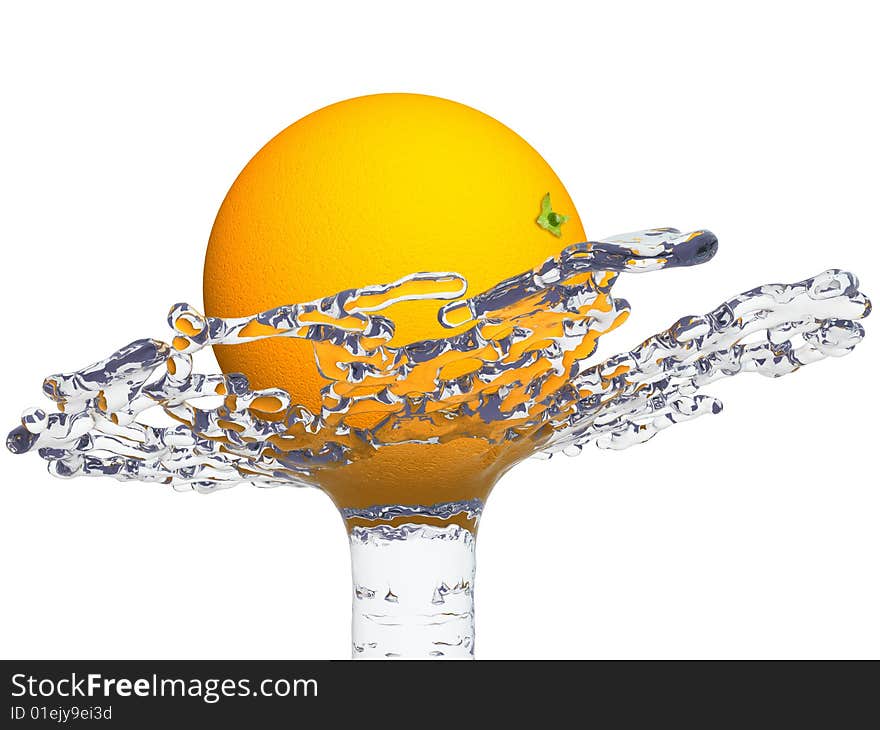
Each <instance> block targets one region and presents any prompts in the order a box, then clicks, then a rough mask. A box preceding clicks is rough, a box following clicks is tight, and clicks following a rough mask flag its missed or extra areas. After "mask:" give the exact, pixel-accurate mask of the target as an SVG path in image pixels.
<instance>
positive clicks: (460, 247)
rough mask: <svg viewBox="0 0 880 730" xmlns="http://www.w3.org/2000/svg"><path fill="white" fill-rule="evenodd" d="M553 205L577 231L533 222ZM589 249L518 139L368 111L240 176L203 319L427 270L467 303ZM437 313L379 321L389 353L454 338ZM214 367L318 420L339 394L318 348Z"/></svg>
mask: <svg viewBox="0 0 880 730" xmlns="http://www.w3.org/2000/svg"><path fill="white" fill-rule="evenodd" d="M548 193H549V196H550V197H549V200H550V203H551V205H552V210H553V212H554V213H556V214H558V215H560V216H567V220H565V221H564V222H563V223H561V224H560V225H559V226H558V228H556V230H549V228H548V227H547V226H544V227H542V226H541V225H539V224H538V222H537V220H536V219H538V217H539V216H540V215H541V214H542V201H543V200H544V198H545V196H546V195H547V194H548ZM544 213H545V216H544V219H543V220H545V221H546V209H545V211H544ZM553 220H554V221H556V222H558V221H559V220H560V219H559V218H556V219H553ZM557 233H558V234H560V235H557ZM584 240H586V236H585V234H584V230H583V227H582V225H581V221H580V218H579V217H578V214H577V211H576V210H575V207H574V204H573V203H572V201H571V198H570V197H569V195H568V193H567V192H566V190H565V188H564V187H563V185H562V183H561V182H560V180H559V178H557V176H556V175H555V173H554V172H553V170H552V169H551V168H550V166H549V165H548V164H547V163H546V162H545V161H544V159H543V158H542V157H541V156H540V155H539V154H538V153H537V152H536V151H535V150H534V149H533V148H532V147H531V146H529V144H528V143H527V142H525V140H523V139H522V138H521V137H519V136H518V135H517V134H516V133H515V132H513V131H512V130H510V129H509V128H508V127H506V126H504V125H503V124H501V123H500V122H498V121H496V120H495V119H493V118H492V117H489V116H487V115H485V114H483V113H481V112H479V111H476V110H475V109H472V108H470V107H467V106H464V105H462V104H458V103H456V102H453V101H448V100H446V99H440V98H437V97H432V96H422V95H418V94H378V95H374V96H363V97H358V98H355V99H349V100H347V101H343V102H339V103H337V104H333V105H331V106H328V107H325V108H323V109H319V110H318V111H316V112H313V113H312V114H309V115H308V116H306V117H304V118H302V119H300V120H299V121H298V122H296V123H294V124H292V125H291V126H289V127H288V128H287V129H285V130H284V131H282V132H281V133H280V134H278V135H277V136H276V137H275V138H273V139H272V140H270V141H269V142H268V143H267V144H266V146H265V147H263V148H262V149H261V150H260V151H259V152H258V153H257V154H256V155H255V156H254V158H253V159H252V160H251V161H250V162H249V163H248V164H247V166H246V167H245V168H244V170H242V172H241V174H240V175H239V176H238V178H237V179H236V180H235V182H234V184H233V185H232V188H231V189H230V190H229V192H228V193H227V195H226V198H225V200H224V201H223V204H222V206H221V208H220V211H219V213H218V214H217V219H216V221H215V222H214V227H213V229H212V231H211V238H210V241H209V244H208V251H207V255H206V257H205V270H204V299H205V311H206V313H207V314H208V315H209V316H219V317H233V316H244V315H251V314H256V313H257V312H260V311H264V310H266V309H271V308H273V307H276V306H279V305H283V304H294V303H298V302H306V301H310V300H313V299H317V298H320V297H325V296H329V295H332V294H334V293H336V292H338V291H341V290H344V289H350V288H355V287H361V286H365V285H370V284H381V283H386V282H391V281H394V280H396V279H399V278H401V277H403V276H405V275H407V274H411V273H414V272H423V271H454V272H458V273H460V274H462V275H464V276H465V277H466V278H467V280H468V285H469V286H468V291H467V294H466V296H472V295H474V294H478V293H480V292H481V291H484V290H485V289H488V288H490V287H492V286H493V285H495V284H497V283H499V282H501V281H503V280H504V279H505V278H507V277H510V276H513V275H516V274H519V273H521V272H523V271H526V270H529V269H531V268H533V267H534V266H536V265H538V264H540V263H541V262H542V261H543V260H544V259H546V258H548V257H550V256H553V255H556V254H558V253H559V251H560V250H561V249H562V248H563V247H564V246H566V245H568V244H571V243H575V242H578V241H584ZM439 304H441V303H438V302H436V301H416V302H402V303H399V304H395V305H393V306H392V307H390V308H389V309H387V310H385V311H384V312H382V314H383V316H386V317H389V318H390V319H392V320H393V321H394V323H395V325H396V330H395V337H394V340H392V342H391V344H392V345H403V344H406V343H408V342H412V341H416V340H420V339H426V338H436V337H443V336H447V335H449V334H453V333H455V332H456V330H450V329H446V328H444V327H442V326H441V325H440V324H439V323H438V321H437V309H438V305H439ZM215 352H216V355H217V359H218V361H219V363H220V366H221V368H222V369H223V370H224V371H225V372H233V371H234V372H243V373H244V374H245V375H247V376H248V378H249V379H250V382H251V387H252V388H255V389H256V388H269V387H281V388H284V389H285V390H287V391H288V392H289V393H290V394H291V396H292V398H293V401H294V402H295V403H300V404H302V405H305V406H307V407H309V408H310V409H312V410H317V409H318V408H319V407H320V402H321V399H320V389H321V388H322V387H323V386H324V385H326V384H327V383H328V382H329V381H327V380H325V379H324V378H323V377H322V376H321V375H320V373H319V372H318V369H317V368H316V365H315V355H314V349H313V346H312V344H311V343H309V342H308V341H304V340H295V339H291V338H274V339H269V340H262V341H258V342H252V343H247V344H244V345H234V346H232V345H225V346H217V347H215Z"/></svg>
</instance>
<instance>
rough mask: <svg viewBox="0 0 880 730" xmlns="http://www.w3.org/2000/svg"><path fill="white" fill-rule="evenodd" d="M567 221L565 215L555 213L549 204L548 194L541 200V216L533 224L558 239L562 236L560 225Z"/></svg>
mask: <svg viewBox="0 0 880 730" xmlns="http://www.w3.org/2000/svg"><path fill="white" fill-rule="evenodd" d="M567 220H568V216H567V215H562V214H561V213H556V212H555V211H554V210H553V206H552V205H551V204H550V193H547V194H546V195H545V196H544V197H543V198H542V199H541V215H539V216H538V217H537V218H536V219H535V223H537V224H538V225H539V226H541V228H543V229H544V230H545V231H550V233H552V234H553V235H554V236H556V237H557V238H559V237H560V236H561V235H562V224H563V223H565V221H567Z"/></svg>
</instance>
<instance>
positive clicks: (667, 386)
mask: <svg viewBox="0 0 880 730" xmlns="http://www.w3.org/2000/svg"><path fill="white" fill-rule="evenodd" d="M716 248H717V241H716V239H715V237H714V236H713V235H712V234H711V233H709V232H708V231H698V232H695V233H689V234H681V233H679V232H678V231H676V230H674V229H653V230H648V231H641V232H637V233H631V234H624V235H621V236H615V237H613V238H609V239H607V240H604V241H599V242H589V243H580V244H576V245H573V246H569V247H568V248H566V249H564V250H563V251H562V252H561V253H560V254H559V256H557V257H555V258H551V259H548V260H547V261H545V262H543V263H542V264H540V265H539V266H538V267H537V268H535V269H534V270H531V271H527V272H523V273H522V274H521V275H519V276H516V277H512V278H510V279H508V280H506V281H503V282H500V283H499V284H498V285H497V286H495V287H493V288H492V289H490V290H489V291H486V292H483V293H480V294H477V295H476V296H473V297H471V298H469V299H464V300H462V299H460V297H461V296H462V294H463V293H464V292H465V290H466V281H465V280H464V278H463V277H462V276H460V275H459V274H456V273H450V272H440V273H437V272H434V273H415V274H413V275H411V276H409V277H406V278H404V279H402V280H400V281H397V282H394V283H391V284H385V285H379V286H371V287H365V288H362V289H352V290H347V291H343V292H340V293H337V294H335V295H332V296H328V297H326V298H324V299H320V300H317V301H313V302H306V303H300V304H294V305H285V306H280V307H278V308H276V309H272V310H269V311H267V312H261V313H256V314H254V315H253V316H250V317H242V318H230V319H221V318H208V317H205V316H204V315H202V314H200V313H199V312H198V311H196V310H195V309H194V308H193V307H191V306H189V305H187V304H178V305H175V306H174V307H173V308H172V309H171V312H170V314H169V316H168V321H169V324H170V325H171V327H172V330H173V334H172V337H171V338H170V339H171V342H170V343H165V342H161V341H158V340H152V339H143V340H135V341H134V342H131V343H130V344H128V345H126V346H124V347H122V348H121V349H119V350H117V351H116V352H114V353H113V354H111V355H110V356H109V357H107V358H105V359H103V360H100V361H98V362H96V363H95V364H93V365H90V366H88V367H86V368H83V369H81V370H77V371H74V372H67V373H59V374H56V375H51V376H49V377H48V378H46V380H45V382H44V386H43V390H44V394H45V395H46V396H47V397H48V398H49V400H51V401H52V402H53V405H54V408H52V409H47V410H43V409H40V408H31V409H29V410H27V411H25V413H24V415H23V417H22V421H21V425H19V426H18V427H16V428H15V429H13V430H12V432H11V433H10V434H9V436H8V438H7V446H8V448H9V449H10V450H11V451H13V452H15V453H25V452H32V451H33V452H37V453H38V454H39V455H40V456H41V457H42V458H43V459H45V460H46V461H47V462H48V466H49V471H50V472H51V473H52V474H54V475H55V476H59V477H75V476H103V475H110V476H113V477H115V478H117V479H120V480H141V481H151V482H162V483H167V484H171V485H174V486H175V487H176V488H184V489H186V488H192V489H196V490H198V491H201V492H211V491H214V490H216V489H219V488H223V487H229V486H232V485H235V484H237V483H241V482H249V483H252V484H256V485H259V486H276V485H284V484H289V485H316V484H320V475H321V473H322V472H323V471H324V470H330V469H337V468H340V467H341V466H344V465H346V464H350V463H352V462H353V461H356V460H358V459H366V458H370V455H371V454H374V453H375V452H376V450H377V449H382V448H385V447H388V446H393V445H394V444H400V443H426V444H436V443H441V442H445V441H449V440H452V439H455V438H462V437H466V438H478V439H484V440H485V441H487V442H491V443H495V444H508V443H509V444H518V445H522V444H523V443H526V444H527V445H528V452H529V453H532V454H534V455H547V454H552V453H554V452H558V451H564V452H565V453H567V454H574V453H577V452H579V451H580V449H581V448H582V447H583V446H585V445H586V444H589V443H595V444H596V445H597V446H598V447H600V448H612V449H622V448H626V447H629V446H631V445H633V444H637V443H642V442H644V441H647V440H648V439H650V438H652V437H653V436H654V435H655V434H657V433H658V432H659V431H661V430H663V429H665V428H667V427H668V426H671V425H673V424H676V423H680V422H682V421H686V420H690V419H692V418H695V417H697V416H700V415H703V414H705V413H717V412H719V411H720V410H721V404H720V403H719V401H717V400H716V399H715V398H713V397H712V396H711V395H709V394H706V393H705V392H704V390H703V389H704V388H705V386H706V385H707V384H709V383H710V382H712V381H713V380H715V379H716V378H720V377H726V376H730V375H736V374H738V373H742V372H757V373H760V374H762V375H767V376H770V377H779V376H781V375H786V374H788V373H791V372H793V371H795V370H797V369H798V368H800V367H802V366H804V365H808V364H810V363H812V362H815V361H817V360H820V359H822V358H824V357H828V356H832V357H837V356H841V355H845V354H847V353H848V352H850V351H851V350H852V349H853V348H854V347H855V346H856V345H857V344H858V343H859V341H860V340H861V339H862V337H863V334H864V330H863V328H862V326H861V325H860V324H859V322H858V320H860V319H862V318H863V317H865V316H867V315H868V314H869V313H870V309H871V305H870V302H869V300H868V299H867V297H865V296H864V295H863V294H862V293H860V292H859V291H858V281H857V279H856V278H855V276H853V275H852V274H849V273H847V272H843V271H838V270H830V271H826V272H823V273H821V274H819V275H818V276H815V277H812V278H809V279H805V280H804V281H800V282H797V283H794V284H768V285H764V286H760V287H757V288H754V289H750V290H748V291H746V292H744V293H742V294H740V295H738V296H736V297H733V298H732V299H729V300H727V301H725V302H722V303H720V304H719V306H718V307H716V308H715V309H713V310H712V311H711V312H708V313H706V314H704V315H699V316H687V317H682V318H681V319H679V320H677V321H676V322H674V323H673V324H672V326H671V327H669V329H667V330H665V331H663V332H661V333H659V334H656V335H654V336H653V337H650V338H648V339H647V340H645V341H644V342H643V343H642V344H640V345H638V346H636V347H635V348H634V349H632V350H630V351H629V352H624V353H620V354H617V355H614V356H612V357H609V358H607V359H604V360H602V361H600V362H597V363H595V364H590V363H589V362H588V359H589V358H590V357H591V356H592V355H593V354H594V352H595V350H596V347H597V342H598V338H599V337H600V336H601V335H602V334H603V333H605V332H607V331H609V330H611V329H613V328H614V327H616V326H619V325H620V324H621V323H622V322H623V321H624V320H625V318H626V316H627V313H628V311H629V305H628V303H627V302H626V301H625V300H623V299H619V298H614V297H613V296H612V295H611V290H612V287H613V285H614V284H615V282H616V280H617V278H618V275H619V274H620V273H638V272H645V271H655V270H659V269H664V268H670V267H676V266H691V265H695V264H700V263H703V262H705V261H707V260H709V259H710V258H711V257H712V256H713V255H714V253H715V250H716ZM414 299H434V300H437V301H438V309H439V311H438V318H439V321H440V322H441V324H443V325H444V326H446V327H449V328H457V330H456V333H453V334H451V335H450V336H449V337H446V338H441V339H437V340H429V341H423V342H416V343H412V344H409V345H406V346H404V347H391V346H390V345H389V344H388V343H389V342H390V340H391V338H392V337H393V333H394V323H393V322H392V321H391V320H390V319H388V318H386V317H383V316H382V315H381V314H380V312H381V311H382V310H384V309H386V308H388V307H389V306H391V305H392V304H394V303H397V302H400V301H406V300H414ZM444 300H445V301H447V302H448V303H446V304H444V305H442V306H440V303H441V302H443V301H444ZM449 300H456V301H449ZM756 333H757V334H758V335H761V337H760V341H758V342H753V341H754V339H755V337H754V335H756ZM267 337H295V338H305V339H308V340H311V341H312V342H313V343H314V347H315V355H316V362H317V364H318V366H319V367H320V369H321V372H322V374H324V375H325V377H327V378H328V384H327V386H326V387H325V388H324V389H323V392H322V401H323V402H322V408H321V410H320V412H312V411H310V410H309V409H307V408H305V407H303V406H302V405H299V404H296V403H292V402H291V399H290V397H289V396H288V394H287V393H286V392H285V391H283V390H280V389H267V390H251V389H250V387H249V384H248V381H247V378H246V377H245V376H244V375H241V374H200V373H197V372H195V371H194V369H193V359H192V356H193V354H194V353H196V352H197V351H199V350H200V349H202V348H204V347H208V346H211V345H215V344H223V345H235V344H237V343H242V342H249V341H253V340H255V339H263V338H267ZM746 338H748V342H750V343H752V344H744V341H745V340H746ZM217 396H220V397H221V398H222V402H221V403H219V404H215V405H211V406H205V405H203V404H202V403H201V402H200V399H204V398H206V397H214V398H215V400H220V399H221V398H217ZM156 408H158V409H162V410H163V411H164V412H165V413H166V414H167V415H168V416H170V417H171V418H172V419H174V422H175V425H171V426H164V427H160V426H153V425H148V423H147V422H146V421H145V418H144V416H145V415H146V412H147V411H149V410H150V409H156ZM354 416H357V418H354ZM480 508H481V504H480V503H479V500H475V501H474V502H473V503H462V504H458V503H453V504H449V503H444V504H438V505H377V506H376V507H375V508H371V509H373V510H374V512H373V513H369V510H368V511H367V512H363V511H361V512H360V513H358V514H360V516H362V517H366V518H367V519H387V518H388V514H389V513H386V514H384V516H383V513H382V510H386V512H387V511H388V510H391V511H392V512H393V511H394V510H397V513H396V516H402V515H406V514H410V515H413V514H421V515H426V514H427V515H437V516H449V515H451V514H456V513H461V512H469V513H470V514H473V515H478V514H479V510H480ZM356 512H357V511H354V512H353V513H352V514H355V513H356ZM371 515H372V516H371Z"/></svg>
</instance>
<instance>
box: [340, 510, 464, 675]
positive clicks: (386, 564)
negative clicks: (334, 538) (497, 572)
mask: <svg viewBox="0 0 880 730" xmlns="http://www.w3.org/2000/svg"><path fill="white" fill-rule="evenodd" d="M349 540H350V545H351V574H352V625H351V634H352V656H353V657H355V658H362V657H363V658H383V659H384V658H393V657H405V658H408V659H417V658H458V659H470V658H473V653H474V573H475V568H476V563H475V552H474V548H475V542H476V538H475V535H474V533H473V532H471V531H470V530H469V529H467V528H465V527H462V526H461V525H458V524H446V525H442V526H439V525H433V524H416V523H406V524H402V525H396V526H392V525H387V524H386V525H378V526H375V527H355V528H353V529H352V530H351V532H350V534H349Z"/></svg>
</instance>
